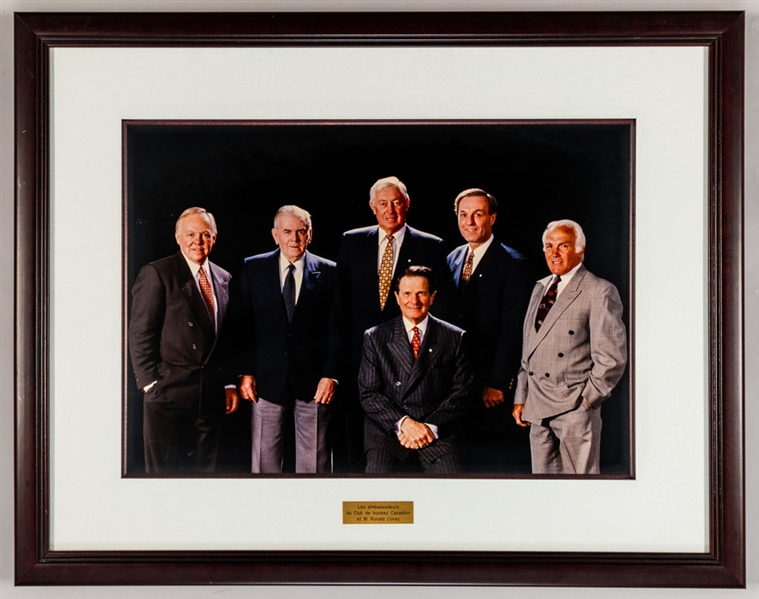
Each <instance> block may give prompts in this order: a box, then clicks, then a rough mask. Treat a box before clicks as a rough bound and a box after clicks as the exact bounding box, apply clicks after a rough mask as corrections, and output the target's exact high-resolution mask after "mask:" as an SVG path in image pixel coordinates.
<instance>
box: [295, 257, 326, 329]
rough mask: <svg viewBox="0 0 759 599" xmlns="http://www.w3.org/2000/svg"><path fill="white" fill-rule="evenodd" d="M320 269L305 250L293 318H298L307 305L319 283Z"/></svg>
mask: <svg viewBox="0 0 759 599" xmlns="http://www.w3.org/2000/svg"><path fill="white" fill-rule="evenodd" d="M321 274H322V273H321V271H319V270H318V268H317V264H316V261H315V260H314V259H313V257H312V256H311V254H309V253H308V252H306V257H305V263H304V269H303V283H301V286H300V294H299V295H298V302H297V303H296V304H295V314H294V315H293V320H295V319H296V318H298V315H299V314H301V313H302V312H303V310H305V309H306V307H307V306H308V302H309V301H310V300H311V297H312V296H313V294H314V289H316V285H317V284H318V283H319V279H320V277H321Z"/></svg>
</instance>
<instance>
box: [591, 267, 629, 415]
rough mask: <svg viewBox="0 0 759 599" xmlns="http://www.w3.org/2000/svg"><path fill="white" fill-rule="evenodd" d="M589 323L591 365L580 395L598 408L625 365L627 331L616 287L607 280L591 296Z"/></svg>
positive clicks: (614, 384)
mask: <svg viewBox="0 0 759 599" xmlns="http://www.w3.org/2000/svg"><path fill="white" fill-rule="evenodd" d="M588 326H589V327H590V357H591V360H592V361H593V366H592V368H591V370H590V375H589V377H588V381H587V383H586V384H585V389H584V390H583V397H584V398H585V399H586V400H587V401H588V403H590V404H591V405H592V406H596V407H597V406H598V405H600V404H601V403H603V401H604V400H606V399H608V397H609V396H610V395H611V392H612V390H613V389H614V387H615V386H616V385H617V383H618V382H619V380H620V379H621V378H622V375H623V374H624V371H625V365H626V364H627V332H626V330H625V325H624V323H623V322H622V300H621V299H620V297H619V292H618V291H617V288H616V287H615V286H614V285H612V284H611V283H609V282H608V281H607V282H605V284H604V285H603V287H602V288H601V290H600V292H599V293H598V295H597V296H596V297H594V298H593V302H592V305H591V311H590V320H589V323H588Z"/></svg>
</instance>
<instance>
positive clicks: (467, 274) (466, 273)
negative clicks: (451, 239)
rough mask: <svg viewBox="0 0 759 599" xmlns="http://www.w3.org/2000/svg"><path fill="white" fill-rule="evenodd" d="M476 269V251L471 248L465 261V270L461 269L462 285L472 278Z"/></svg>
mask: <svg viewBox="0 0 759 599" xmlns="http://www.w3.org/2000/svg"><path fill="white" fill-rule="evenodd" d="M473 270H474V252H473V251H472V250H469V255H468V256H467V257H466V262H464V270H463V271H461V285H462V286H464V285H466V284H467V283H468V282H469V279H471V278H472V271H473Z"/></svg>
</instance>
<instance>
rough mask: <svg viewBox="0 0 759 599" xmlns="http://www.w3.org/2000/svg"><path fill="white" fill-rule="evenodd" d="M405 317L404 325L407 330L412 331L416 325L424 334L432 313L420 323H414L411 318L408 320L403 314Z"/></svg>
mask: <svg viewBox="0 0 759 599" xmlns="http://www.w3.org/2000/svg"><path fill="white" fill-rule="evenodd" d="M402 318H403V327H404V328H405V329H406V332H407V333H409V332H411V329H413V328H414V327H416V328H418V329H419V331H420V332H421V334H422V335H424V333H425V332H426V331H427V323H428V322H429V320H430V315H429V314H428V315H427V316H425V317H424V320H423V321H422V322H420V323H419V324H414V323H413V322H411V321H410V320H408V319H407V318H406V317H405V316H402Z"/></svg>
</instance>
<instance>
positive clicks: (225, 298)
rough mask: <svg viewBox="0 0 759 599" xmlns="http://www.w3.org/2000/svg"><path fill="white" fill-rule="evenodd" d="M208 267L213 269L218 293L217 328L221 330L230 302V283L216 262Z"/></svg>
mask: <svg viewBox="0 0 759 599" xmlns="http://www.w3.org/2000/svg"><path fill="white" fill-rule="evenodd" d="M208 269H209V270H210V271H211V278H212V279H213V289H214V293H215V295H216V301H217V302H218V306H217V310H216V317H217V318H218V321H219V322H218V323H217V327H216V329H217V330H218V331H220V330H221V327H222V325H223V324H224V318H225V316H226V314H227V304H228V303H229V284H228V281H227V280H226V279H223V280H222V278H221V274H220V273H219V269H218V267H217V266H216V265H215V264H211V263H210V262H209V263H208Z"/></svg>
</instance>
